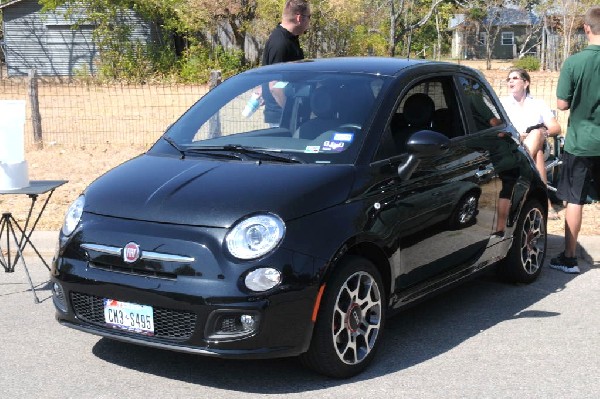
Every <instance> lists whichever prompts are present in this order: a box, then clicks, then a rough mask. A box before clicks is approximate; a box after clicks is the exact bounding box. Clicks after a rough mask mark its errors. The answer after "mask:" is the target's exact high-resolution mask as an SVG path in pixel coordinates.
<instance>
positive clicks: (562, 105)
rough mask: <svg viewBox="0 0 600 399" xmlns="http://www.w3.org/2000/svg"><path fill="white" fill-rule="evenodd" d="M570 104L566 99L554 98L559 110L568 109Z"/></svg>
mask: <svg viewBox="0 0 600 399" xmlns="http://www.w3.org/2000/svg"><path fill="white" fill-rule="evenodd" d="M570 106H571V105H570V104H569V102H568V101H565V100H561V99H560V98H559V99H557V100H556V107H557V108H558V109H560V110H561V111H566V110H568V109H569V107H570Z"/></svg>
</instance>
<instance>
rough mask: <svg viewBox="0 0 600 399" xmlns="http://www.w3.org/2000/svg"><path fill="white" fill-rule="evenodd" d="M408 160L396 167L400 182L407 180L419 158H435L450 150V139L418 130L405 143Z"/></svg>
mask: <svg viewBox="0 0 600 399" xmlns="http://www.w3.org/2000/svg"><path fill="white" fill-rule="evenodd" d="M406 148H407V149H408V159H407V160H406V162H404V163H403V164H402V165H400V166H398V176H400V178H401V179H402V180H406V179H409V178H410V176H412V174H413V173H414V171H415V169H417V166H419V163H420V162H421V160H420V158H425V157H432V156H437V155H441V154H443V153H445V152H446V151H448V149H449V148H450V139H449V138H448V137H446V136H444V135H443V134H441V133H438V132H434V131H433V130H419V131H418V132H416V133H414V134H413V135H411V136H410V137H409V138H408V141H407V142H406Z"/></svg>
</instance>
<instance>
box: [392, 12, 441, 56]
mask: <svg viewBox="0 0 600 399" xmlns="http://www.w3.org/2000/svg"><path fill="white" fill-rule="evenodd" d="M384 1H385V3H386V4H387V7H388V15H389V21H390V25H389V36H388V55H389V56H390V57H393V56H395V55H396V46H397V45H398V43H400V42H401V41H402V39H404V38H405V37H407V36H408V42H407V43H405V44H406V46H405V53H406V55H407V56H408V54H409V53H410V43H411V39H412V32H413V30H415V29H417V28H420V27H422V26H423V25H425V23H426V22H427V21H428V20H429V19H430V18H431V16H432V15H433V13H434V11H435V9H436V8H437V6H438V5H440V4H441V3H442V2H443V1H445V0H424V1H417V0H384Z"/></svg>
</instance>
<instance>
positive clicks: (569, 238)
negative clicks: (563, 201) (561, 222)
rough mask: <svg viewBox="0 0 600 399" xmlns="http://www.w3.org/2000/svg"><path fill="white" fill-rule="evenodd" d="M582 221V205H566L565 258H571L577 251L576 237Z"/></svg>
mask: <svg viewBox="0 0 600 399" xmlns="http://www.w3.org/2000/svg"><path fill="white" fill-rule="evenodd" d="M582 220H583V205H578V204H569V203H568V204H567V209H566V210H565V256H566V257H569V258H573V257H575V256H576V255H575V254H576V251H577V237H578V236H579V230H581V222H582Z"/></svg>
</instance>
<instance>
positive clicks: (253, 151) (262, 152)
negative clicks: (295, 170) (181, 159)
mask: <svg viewBox="0 0 600 399" xmlns="http://www.w3.org/2000/svg"><path fill="white" fill-rule="evenodd" d="M186 151H190V152H191V151H193V152H204V151H231V152H236V153H239V154H244V155H249V156H251V157H253V158H257V156H258V157H259V159H260V158H263V157H267V158H269V159H270V160H274V161H278V162H287V163H304V161H302V160H301V159H300V158H297V157H295V156H290V155H285V154H282V153H280V151H281V150H279V149H269V148H254V147H246V146H243V145H239V144H226V145H223V146H199V147H192V148H188V149H186Z"/></svg>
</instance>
